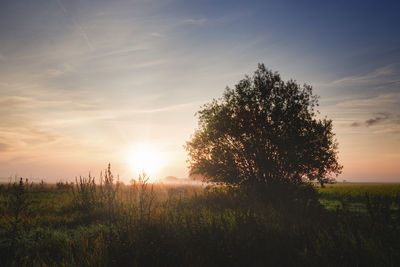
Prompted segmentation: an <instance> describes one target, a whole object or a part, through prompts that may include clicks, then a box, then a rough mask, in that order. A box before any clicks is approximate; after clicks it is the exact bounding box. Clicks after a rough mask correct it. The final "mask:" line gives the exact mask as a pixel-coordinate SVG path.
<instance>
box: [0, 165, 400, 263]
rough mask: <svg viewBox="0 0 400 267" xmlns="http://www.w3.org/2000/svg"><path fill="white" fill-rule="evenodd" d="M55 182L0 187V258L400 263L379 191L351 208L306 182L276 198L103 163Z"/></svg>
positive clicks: (393, 216) (396, 233) (394, 219)
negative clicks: (126, 180) (316, 198)
mask: <svg viewBox="0 0 400 267" xmlns="http://www.w3.org/2000/svg"><path fill="white" fill-rule="evenodd" d="M59 183H60V182H59ZM62 184H63V185H62V186H55V187H51V186H47V187H45V189H43V188H42V186H41V185H39V184H37V185H29V186H28V183H26V182H22V184H21V183H19V184H18V183H15V184H9V185H7V186H3V187H2V188H1V190H0V196H1V200H2V206H1V215H2V216H1V218H0V263H1V265H2V266H397V265H398V264H399V263H400V255H399V252H398V251H400V250H399V249H400V247H399V246H400V245H399V240H400V229H399V223H398V220H399V217H400V216H399V215H400V214H398V213H395V212H393V211H396V207H394V208H393V207H392V206H390V207H389V210H390V219H388V217H387V215H386V213H385V212H386V211H387V208H388V204H386V202H385V201H386V200H384V197H382V198H381V199H379V197H378V196H383V194H372V193H371V194H370V195H368V196H369V201H370V204H369V207H368V208H367V210H368V212H365V213H358V212H354V211H352V210H350V209H347V208H346V207H339V208H337V209H332V210H328V209H324V208H323V206H321V205H318V204H317V203H315V202H310V201H303V200H304V199H310V197H306V196H307V195H310V194H311V193H310V192H309V189H307V188H305V189H303V193H296V194H294V193H290V194H293V195H292V197H291V198H286V200H284V201H273V200H271V196H269V197H262V198H260V197H259V196H256V195H254V194H252V193H251V192H248V191H244V190H240V189H238V188H230V187H223V186H220V187H215V186H210V187H207V188H202V187H199V186H182V185H178V186H174V185H162V184H149V180H148V177H147V176H146V175H145V174H143V175H140V176H139V177H138V179H137V180H132V182H131V183H130V184H129V185H124V184H122V183H120V182H119V181H118V177H117V178H115V176H114V175H113V173H112V172H111V167H110V166H108V167H107V168H106V170H105V171H104V173H103V174H102V175H101V176H100V179H99V182H98V183H96V179H95V178H94V177H92V176H91V175H89V177H87V178H84V177H80V178H79V179H76V181H75V184H74V185H73V186H71V184H68V186H65V184H66V183H62ZM21 188H23V189H21ZM281 193H282V192H281ZM367 193H368V192H367ZM271 194H272V193H271ZM274 194H275V195H279V194H278V192H275V193H274ZM311 195H312V194H311ZM301 196H303V198H302V197H301ZM321 196H323V194H321ZM343 196H344V195H343V194H342V197H343ZM364 197H365V195H364ZM283 199H285V198H283ZM289 199H292V201H291V202H290V201H289ZM311 199H312V197H311ZM376 203H380V204H376ZM395 205H397V204H395ZM397 210H398V206H397ZM16 214H18V215H17V216H16ZM385 216H386V217H385ZM15 218H17V219H15ZM15 225H17V226H15ZM14 226H15V227H16V229H18V230H17V231H13V227H14ZM13 236H14V241H13ZM12 243H14V244H13V245H12ZM10 245H12V246H10ZM10 247H11V248H12V249H8V248H10Z"/></svg>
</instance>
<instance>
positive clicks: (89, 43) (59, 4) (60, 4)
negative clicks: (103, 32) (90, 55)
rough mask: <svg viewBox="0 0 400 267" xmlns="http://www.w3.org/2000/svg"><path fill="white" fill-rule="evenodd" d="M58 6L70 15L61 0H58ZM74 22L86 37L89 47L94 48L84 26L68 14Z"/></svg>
mask: <svg viewBox="0 0 400 267" xmlns="http://www.w3.org/2000/svg"><path fill="white" fill-rule="evenodd" d="M56 1H57V4H58V6H59V7H60V8H61V9H62V11H63V12H64V14H65V15H66V16H68V11H67V10H66V9H65V7H64V5H63V4H62V2H61V0H56ZM68 17H69V18H70V20H71V22H72V24H73V25H74V27H75V28H76V29H77V30H78V32H79V33H80V34H81V35H82V37H83V38H84V39H85V41H86V44H87V46H88V48H89V49H90V50H93V45H92V42H91V41H90V39H89V37H88V35H87V34H86V32H85V30H84V29H83V27H82V26H81V25H80V24H79V23H78V22H77V21H76V20H75V19H74V18H73V17H71V16H68Z"/></svg>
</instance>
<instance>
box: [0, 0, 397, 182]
mask: <svg viewBox="0 0 400 267" xmlns="http://www.w3.org/2000/svg"><path fill="white" fill-rule="evenodd" d="M399 12H400V3H399V2H398V1H203V0H198V1H183V0H182V1H181V0H179V1H175V0H160V1H155V0H147V1H141V0H138V1H121V0H115V1H106V0H104V1H89V0H79V1H75V0H68V1H67V0H35V1H15V0H13V1H7V0H3V1H1V3H0V177H2V179H6V178H7V177H10V176H15V175H19V176H24V177H27V178H30V179H31V180H33V181H36V180H40V179H44V180H46V181H53V182H54V181H58V180H66V179H69V180H72V179H74V177H75V176H79V175H83V176H86V175H87V174H88V172H89V171H90V172H92V173H93V174H94V175H95V176H98V174H99V173H100V171H101V170H102V169H104V168H105V167H106V165H107V163H108V162H111V165H112V169H113V170H114V172H115V173H119V174H120V177H121V179H122V180H123V181H128V180H129V179H130V178H135V177H134V176H135V175H137V172H135V170H134V169H133V168H132V166H131V165H132V164H131V162H132V158H138V157H139V158H140V157H143V156H141V155H139V156H138V155H134V152H132V151H133V150H135V149H136V148H137V147H140V146H143V145H145V146H146V144H147V147H149V146H150V147H151V148H152V149H154V151H158V152H157V157H154V158H153V160H154V161H155V162H157V161H159V163H158V164H159V165H160V166H159V168H158V170H157V171H155V172H154V173H153V175H154V176H157V177H164V176H167V175H171V176H176V177H187V175H188V169H187V163H186V160H187V153H186V152H185V150H184V148H183V145H184V144H185V142H186V141H188V140H189V139H190V135H191V134H192V133H193V132H194V130H195V129H196V127H197V117H196V116H195V113H196V111H197V110H199V109H200V107H201V105H203V104H205V103H207V102H209V101H211V100H212V99H213V98H218V97H221V96H222V93H223V91H224V89H225V88H226V86H230V87H233V86H234V85H235V84H236V83H237V82H238V81H239V80H240V79H242V78H243V77H244V75H246V74H251V73H252V72H254V70H255V69H256V68H257V64H258V63H264V64H265V65H266V66H267V67H268V68H269V69H271V70H273V71H278V72H279V73H280V74H281V75H282V77H283V79H285V80H287V79H290V78H293V79H295V80H296V81H297V82H299V83H301V84H302V83H307V84H310V85H312V86H313V92H314V93H315V94H317V95H319V96H320V106H319V110H320V111H321V116H323V117H325V116H326V117H327V118H329V119H332V120H333V125H334V132H335V133H336V138H337V140H338V142H339V161H340V163H341V164H342V165H343V166H344V169H343V173H342V174H341V175H340V176H339V177H338V181H342V180H346V181H353V182H371V181H373V182H400V168H399V166H400V164H399V162H400V20H399V19H398V14H399ZM158 157H160V158H162V160H157V158H158Z"/></svg>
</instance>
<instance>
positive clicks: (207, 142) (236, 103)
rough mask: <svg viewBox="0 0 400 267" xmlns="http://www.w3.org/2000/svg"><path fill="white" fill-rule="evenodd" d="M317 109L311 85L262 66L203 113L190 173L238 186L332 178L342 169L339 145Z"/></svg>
mask: <svg viewBox="0 0 400 267" xmlns="http://www.w3.org/2000/svg"><path fill="white" fill-rule="evenodd" d="M317 106H318V97H317V96H315V95H313V94H312V87H311V86H310V85H307V84H304V85H302V86H301V85H299V84H297V83H296V81H294V80H288V81H286V82H285V81H283V80H282V78H281V76H280V75H279V74H278V73H277V72H272V71H271V70H268V69H266V67H265V66H264V64H259V65H258V68H257V70H256V71H255V72H254V74H253V75H252V76H245V78H244V79H242V80H241V81H239V82H238V83H237V84H236V85H235V87H234V89H231V88H229V87H227V88H226V90H225V92H224V94H223V97H222V98H220V99H214V100H213V101H211V102H210V103H208V104H206V105H204V106H203V107H202V109H201V110H200V111H198V113H197V115H198V117H199V125H198V129H197V130H196V131H195V133H194V134H193V135H192V137H191V140H190V141H188V142H187V143H186V150H187V151H188V154H189V160H188V162H189V164H190V166H189V167H190V172H191V174H201V175H203V177H204V179H205V180H207V181H212V182H217V183H224V184H233V185H256V184H263V185H269V184H277V183H283V182H284V183H287V182H291V183H302V182H305V181H318V182H320V183H321V184H322V185H323V184H324V183H326V182H329V181H331V180H333V179H334V177H335V176H337V175H338V174H339V173H340V172H341V169H342V166H341V165H340V164H339V163H338V157H337V153H338V149H337V147H338V143H337V141H336V139H335V135H334V133H333V132H332V121H331V120H329V119H327V118H322V119H321V118H317V115H318V114H319V112H318V111H317V110H316V107H317Z"/></svg>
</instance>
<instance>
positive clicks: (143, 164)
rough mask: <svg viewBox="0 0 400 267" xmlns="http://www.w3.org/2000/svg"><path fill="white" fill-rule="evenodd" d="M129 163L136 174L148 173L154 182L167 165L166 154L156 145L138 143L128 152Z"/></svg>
mask: <svg viewBox="0 0 400 267" xmlns="http://www.w3.org/2000/svg"><path fill="white" fill-rule="evenodd" d="M127 162H128V164H129V167H130V169H131V170H132V171H133V172H134V173H135V174H136V175H139V174H142V173H143V172H144V173H146V174H147V175H148V176H149V177H150V179H151V180H152V181H154V180H155V179H156V178H157V177H155V176H156V175H157V174H158V172H159V171H160V169H161V168H162V167H163V166H164V165H165V163H166V157H165V155H164V153H163V152H162V151H161V150H160V149H159V148H158V147H157V146H156V145H154V144H149V143H138V144H135V145H132V146H131V147H130V148H129V150H128V152H127Z"/></svg>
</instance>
